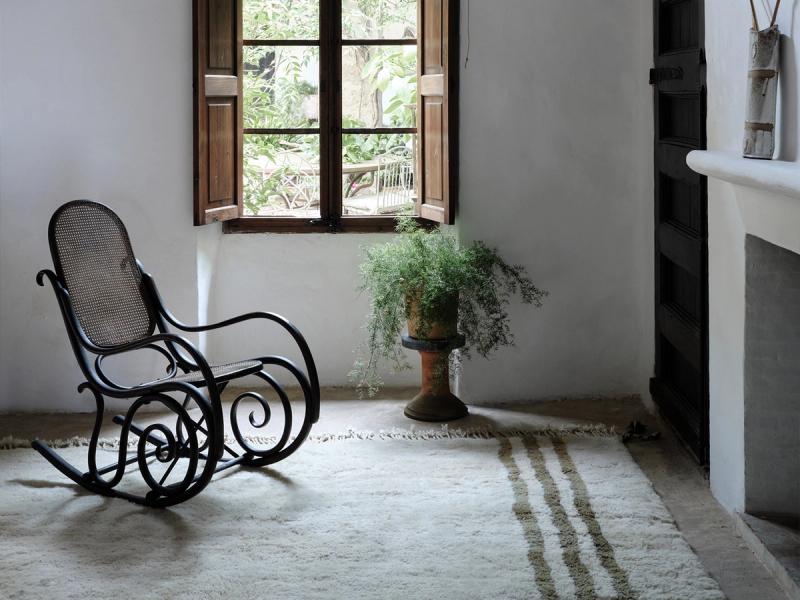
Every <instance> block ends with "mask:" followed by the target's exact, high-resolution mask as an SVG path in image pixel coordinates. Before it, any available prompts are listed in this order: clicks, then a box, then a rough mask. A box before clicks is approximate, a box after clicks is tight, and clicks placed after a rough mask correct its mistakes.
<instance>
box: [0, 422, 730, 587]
mask: <svg viewBox="0 0 800 600" xmlns="http://www.w3.org/2000/svg"><path fill="white" fill-rule="evenodd" d="M6 445H10V446H13V445H16V444H6ZM61 452H62V453H63V454H64V455H65V456H66V457H67V458H68V459H70V460H73V461H75V462H76V463H77V464H84V463H83V462H81V461H82V459H84V457H85V454H86V448H81V447H71V448H65V449H63V450H62V451H61ZM109 458H110V460H113V454H111V453H109ZM84 460H85V459H84ZM0 539H2V545H3V552H2V556H0V596H2V597H3V598H7V599H17V598H25V599H27V598H48V599H61V598H74V599H81V600H83V599H86V598H103V599H106V598H114V599H122V598H168V599H183V598H186V599H214V598H219V599H225V600H239V599H260V598H265V599H267V598H268V599H271V600H272V599H275V600H277V599H283V598H292V599H305V598H334V599H340V598H347V599H350V598H370V599H372V598H376V599H378V598H379V599H384V598H403V599H422V598H431V599H433V598H437V599H438V598H453V599H459V600H461V599H468V598H481V599H513V598H547V599H550V598H581V599H592V598H641V599H646V600H657V599H670V600H678V599H680V600H700V599H712V598H714V599H717V598H723V595H722V593H721V592H720V590H719V588H718V587H717V585H716V583H715V582H714V581H713V580H712V579H711V578H710V577H709V576H708V575H707V574H706V573H705V571H704V569H703V567H702V565H701V564H700V562H699V561H698V559H697V557H696V556H695V555H694V554H693V552H692V550H691V549H690V548H689V546H688V545H687V544H686V542H685V541H684V539H683V538H682V537H681V534H680V533H679V532H678V530H677V529H676V527H675V524H674V522H673V520H672V519H671V518H670V515H669V514H668V512H667V510H666V509H665V507H664V505H663V504H662V503H661V501H660V499H659V498H658V496H657V495H656V493H655V492H654V491H653V489H652V486H651V485H650V483H649V481H648V480H647V478H646V477H645V476H644V475H643V474H642V472H641V471H640V470H639V468H638V467H637V466H636V464H635V463H634V461H633V459H632V458H631V456H630V454H628V452H627V450H626V449H625V447H624V446H623V445H622V444H621V443H620V442H619V441H618V439H617V438H614V437H608V436H598V435H592V436H571V435H564V436H557V435H551V436H533V435H523V436H517V437H506V436H503V435H498V436H488V437H486V436H474V435H463V436H462V435H458V434H457V433H456V434H448V435H444V436H441V435H432V436H431V435H429V436H426V435H417V434H413V435H408V434H404V435H388V436H382V435H378V436H369V435H368V436H359V435H344V436H340V438H339V439H337V436H328V437H325V438H316V439H313V440H311V441H309V442H308V443H306V444H305V445H304V446H303V447H302V448H301V449H300V450H299V451H298V452H297V453H296V454H295V455H293V456H292V457H291V458H289V459H288V460H286V461H284V462H283V463H281V464H279V465H277V466H276V467H275V468H274V469H262V470H254V471H242V470H239V471H233V472H231V473H229V474H224V475H222V476H219V477H217V479H216V480H214V481H212V483H211V484H210V485H209V487H208V488H206V490H205V491H204V492H202V493H201V494H200V495H199V496H198V497H196V498H194V499H193V500H190V501H189V502H188V503H185V504H183V505H181V506H178V507H175V508H172V509H168V510H152V509H146V508H142V507H138V506H135V505H133V504H129V503H127V502H125V501H123V500H118V499H107V498H101V497H98V496H94V495H89V494H85V493H83V492H81V491H79V489H78V488H76V487H75V486H74V485H72V484H71V482H69V481H68V480H66V479H65V478H64V477H62V476H61V475H60V474H59V473H57V472H56V471H55V470H54V469H52V468H51V467H50V466H49V465H48V464H46V463H45V461H44V460H43V459H42V458H41V457H40V456H39V455H38V454H36V453H34V452H33V451H30V450H24V449H10V450H3V451H0Z"/></svg>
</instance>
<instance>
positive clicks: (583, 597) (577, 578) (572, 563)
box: [522, 438, 597, 600]
mask: <svg viewBox="0 0 800 600" xmlns="http://www.w3.org/2000/svg"><path fill="white" fill-rule="evenodd" d="M522 443H523V445H524V446H525V450H526V451H527V452H528V458H529V459H530V461H531V466H532V467H533V470H534V472H535V473H536V479H538V480H539V483H540V484H541V485H542V489H543V491H544V501H545V502H546V503H547V507H548V508H549V509H550V515H551V517H552V519H553V523H554V524H555V526H556V528H557V529H558V539H559V541H560V542H561V550H562V553H563V556H564V563H565V564H566V565H567V569H568V570H569V574H570V576H571V577H572V581H573V582H574V583H575V590H576V592H577V595H578V599H579V600H593V599H594V598H596V597H597V595H596V594H595V589H594V580H593V579H592V576H591V574H590V573H589V569H588V568H587V567H586V565H585V564H583V561H582V560H581V551H580V544H579V543H578V533H577V532H576V531H575V528H574V527H573V526H572V523H571V522H570V520H569V517H568V516H567V511H566V510H564V507H563V506H562V504H561V493H560V492H559V491H558V487H557V486H556V482H555V481H554V480H553V477H552V476H551V475H550V471H548V470H547V465H546V463H545V460H544V455H543V454H542V451H541V449H540V448H539V444H538V442H537V441H536V438H526V439H523V440H522Z"/></svg>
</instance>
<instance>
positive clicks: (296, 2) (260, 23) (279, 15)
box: [242, 0, 320, 40]
mask: <svg viewBox="0 0 800 600" xmlns="http://www.w3.org/2000/svg"><path fill="white" fill-rule="evenodd" d="M319 2H320V0H244V4H243V6H242V13H243V14H242V17H243V20H244V39H246V40H316V39H319Z"/></svg>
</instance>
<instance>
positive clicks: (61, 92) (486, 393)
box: [0, 0, 652, 410]
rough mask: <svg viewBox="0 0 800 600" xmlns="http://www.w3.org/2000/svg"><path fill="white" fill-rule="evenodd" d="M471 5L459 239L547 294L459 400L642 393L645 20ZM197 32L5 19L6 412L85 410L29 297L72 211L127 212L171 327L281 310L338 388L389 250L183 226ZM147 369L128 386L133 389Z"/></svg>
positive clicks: (115, 22) (160, 14)
mask: <svg viewBox="0 0 800 600" xmlns="http://www.w3.org/2000/svg"><path fill="white" fill-rule="evenodd" d="M471 4H472V6H471V11H472V15H471V20H472V23H471V28H470V29H471V34H472V40H471V51H470V52H471V53H470V63H469V66H468V67H467V69H466V70H464V71H463V73H462V79H463V85H462V94H461V103H462V111H463V112H462V123H463V126H462V129H463V132H462V142H463V143H462V157H461V172H462V186H461V187H462V203H461V213H460V215H461V216H460V219H459V231H460V232H461V234H462V235H464V236H465V237H467V238H469V239H485V240H486V241H488V242H489V243H493V244H497V245H498V246H500V248H501V251H502V252H503V254H504V255H505V256H506V257H507V258H508V259H509V260H510V261H513V262H521V263H524V264H525V265H526V266H527V267H528V268H529V270H530V273H531V275H532V276H533V277H534V279H535V280H536V282H537V283H539V284H541V285H542V286H543V287H545V288H547V289H549V290H550V291H551V294H552V295H551V297H550V298H549V299H548V303H547V307H546V308H545V309H543V310H541V311H533V310H529V309H527V308H520V307H518V306H515V307H513V309H512V318H513V319H514V326H515V329H516V330H517V332H518V335H517V339H518V346H517V347H516V348H514V349H509V350H506V351H504V352H503V353H502V354H501V355H499V356H498V357H497V359H496V360H494V361H493V362H491V363H485V362H483V361H481V360H476V361H475V362H473V363H471V364H469V365H467V366H466V367H465V369H464V382H463V385H462V391H463V392H464V395H465V397H466V398H467V399H469V400H471V401H489V400H497V399H504V400H515V399H517V400H519V399H528V398H541V397H549V396H561V395H586V394H612V393H631V392H640V391H644V389H645V388H646V383H647V377H648V376H649V374H650V370H651V367H652V333H651V331H652V324H651V320H652V319H651V316H652V308H651V304H652V282H651V281H650V279H651V276H650V273H651V264H650V263H651V260H652V258H651V257H652V239H651V229H652V228H651V222H652V208H651V207H652V183H651V181H652V175H651V170H652V169H651V167H650V165H651V158H650V152H651V151H650V143H651V136H652V127H651V123H650V120H649V114H650V96H649V94H650V91H649V88H648V87H647V86H646V83H645V77H646V68H647V66H648V64H649V61H650V53H651V49H650V28H651V23H650V17H649V9H648V8H647V6H642V5H649V3H640V2H636V1H635V0H607V1H606V2H604V3H603V4H602V7H600V6H599V5H598V6H597V7H594V6H592V7H591V8H589V7H588V6H589V5H587V4H586V2H585V1H583V0H536V1H531V0H500V1H499V2H493V3H483V2H477V1H476V0H472V2H471ZM462 14H463V16H464V18H465V17H466V10H463V11H462ZM190 15H191V3H190V2H189V0H170V2H164V1H163V0H137V1H136V2H129V1H125V0H71V1H70V2H68V3H66V2H59V1H57V0H30V1H26V2H3V3H2V4H0V80H2V81H3V85H2V86H0V278H1V280H2V285H0V337H1V341H0V375H1V376H2V381H0V410H9V409H13V410H16V409H23V410H24V409H28V410H32V409H56V410H90V409H91V408H92V404H91V401H90V400H89V399H88V398H78V397H77V395H76V393H75V392H74V389H75V386H76V385H77V384H78V383H79V382H80V376H79V373H78V371H77V369H76V366H75V363H74V359H73V357H72V355H71V352H70V350H69V347H68V344H67V340H66V338H65V336H64V332H63V327H62V325H61V323H60V317H59V315H58V311H57V307H56V303H55V301H54V299H53V298H52V294H51V293H50V292H49V291H48V290H43V289H40V288H38V287H36V285H35V284H34V282H33V277H34V275H35V273H36V271H37V270H38V269H39V268H41V267H44V266H48V265H49V263H50V259H49V255H48V252H47V244H46V223H47V219H48V218H49V216H50V214H51V213H52V211H53V210H54V209H55V208H56V207H57V206H58V205H59V204H61V203H62V202H64V201H66V200H69V199H72V198H76V197H88V198H92V199H96V200H100V201H105V202H107V203H109V204H111V205H112V206H113V207H114V208H115V209H116V210H117V211H118V212H119V213H120V215H121V216H122V218H123V219H124V220H125V222H126V223H127V225H128V228H129V230H130V232H131V236H132V238H133V242H134V247H135V249H136V251H137V253H138V254H139V255H140V257H141V259H142V260H143V262H144V263H145V265H146V266H147V268H148V269H149V270H150V271H151V272H152V273H153V274H154V275H155V276H156V278H157V281H158V282H159V284H160V288H161V291H162V294H163V295H164V297H165V298H166V300H167V301H168V303H169V304H170V305H171V306H172V307H173V308H174V309H175V311H176V312H177V314H178V315H179V316H180V317H181V318H183V319H185V320H187V321H195V320H197V319H200V320H207V319H218V318H222V317H226V316H230V315H232V314H236V313H238V312H241V311H244V310H258V309H268V310H275V311H277V312H282V313H284V314H285V315H286V316H287V317H289V318H291V319H292V320H294V321H296V322H297V324H298V325H299V326H300V327H301V328H302V329H303V330H304V332H306V333H307V335H308V337H309V340H310V342H311V345H312V349H313V350H314V352H315V354H316V355H317V358H318V362H319V363H320V370H321V373H322V382H323V384H325V385H338V384H344V383H346V381H347V372H348V371H349V369H350V366H351V364H352V358H353V348H354V346H355V345H356V344H357V342H358V341H359V340H360V338H361V333H360V327H361V324H362V322H363V316H364V314H365V312H366V308H367V304H366V299H365V298H359V297H358V296H357V294H356V293H355V290H354V288H355V286H356V283H357V265H358V260H359V246H360V245H361V244H364V243H369V242H371V241H374V240H384V239H387V238H385V237H383V236H361V235H348V236H345V235H332V236H319V235H296V236H293V235H241V236H222V235H221V234H220V230H219V227H218V226H214V227H208V228H201V229H195V228H193V227H192V226H191V143H192V142H191V113H190V110H189V107H190V106H191V32H190V25H191V18H190ZM463 38H464V39H463V43H464V44H466V35H464V36H463ZM462 68H463V66H462ZM323 307H325V308H326V312H323ZM259 327H260V326H259ZM261 331H264V333H263V334H262V333H261ZM270 331H271V330H270V329H269V328H268V327H267V326H264V327H263V329H256V328H255V327H252V328H250V327H243V328H241V329H239V330H237V331H236V332H235V337H230V338H226V337H224V335H225V334H210V335H208V336H206V337H205V338H204V339H202V340H201V344H202V345H203V347H205V348H206V349H207V350H208V351H209V353H210V354H211V355H212V357H215V358H220V359H222V358H234V357H237V356H239V355H240V354H241V353H262V352H264V348H266V349H267V351H270V352H271V351H280V350H281V349H282V348H283V347H284V346H283V345H282V344H281V343H280V342H281V340H279V339H278V338H277V337H276V336H275V335H274V334H273V333H270ZM272 331H274V330H272ZM282 339H283V338H282ZM42 366H46V368H44V369H43V368H42ZM146 366H151V367H152V366H153V365H151V364H148V365H146ZM140 370H141V369H134V368H133V367H129V368H122V367H121V368H120V372H121V373H122V374H123V375H125V376H126V377H127V378H128V379H129V380H131V379H135V378H136V377H137V376H138V372H139V371H140ZM390 380H391V381H392V382H394V383H413V382H415V381H416V373H414V372H410V373H405V374H403V375H401V376H399V377H397V378H392V379H390Z"/></svg>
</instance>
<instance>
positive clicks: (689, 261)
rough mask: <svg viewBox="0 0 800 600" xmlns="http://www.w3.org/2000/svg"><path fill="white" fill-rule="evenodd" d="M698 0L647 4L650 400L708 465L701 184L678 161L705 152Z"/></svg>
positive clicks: (705, 277) (704, 224)
mask: <svg viewBox="0 0 800 600" xmlns="http://www.w3.org/2000/svg"><path fill="white" fill-rule="evenodd" d="M703 29H704V23H703V2H702V0H655V3H654V42H655V43H654V66H655V68H654V69H653V70H651V72H650V83H651V84H652V85H653V89H654V104H655V277H656V282H655V294H656V297H655V306H656V314H655V323H656V365H655V376H654V377H653V379H652V380H651V382H650V391H651V393H652V395H653V399H654V400H655V402H656V403H657V405H658V406H659V408H660V410H661V413H662V414H663V415H664V417H665V418H666V419H667V420H668V421H669V422H670V423H671V424H672V426H673V427H674V428H675V431H676V432H677V433H678V435H680V437H681V438H682V439H683V441H684V442H685V443H686V445H687V446H688V447H689V448H690V449H691V451H692V452H693V453H694V454H695V456H696V458H697V460H698V461H699V462H701V463H703V464H706V463H707V461H708V246H707V239H708V208H707V193H706V179H705V177H701V176H700V175H698V174H696V173H694V172H693V171H692V170H690V169H689V167H687V166H686V155H687V154H688V153H689V152H690V151H692V150H696V149H704V148H705V146H706V92H705V58H704V52H703Z"/></svg>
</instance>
